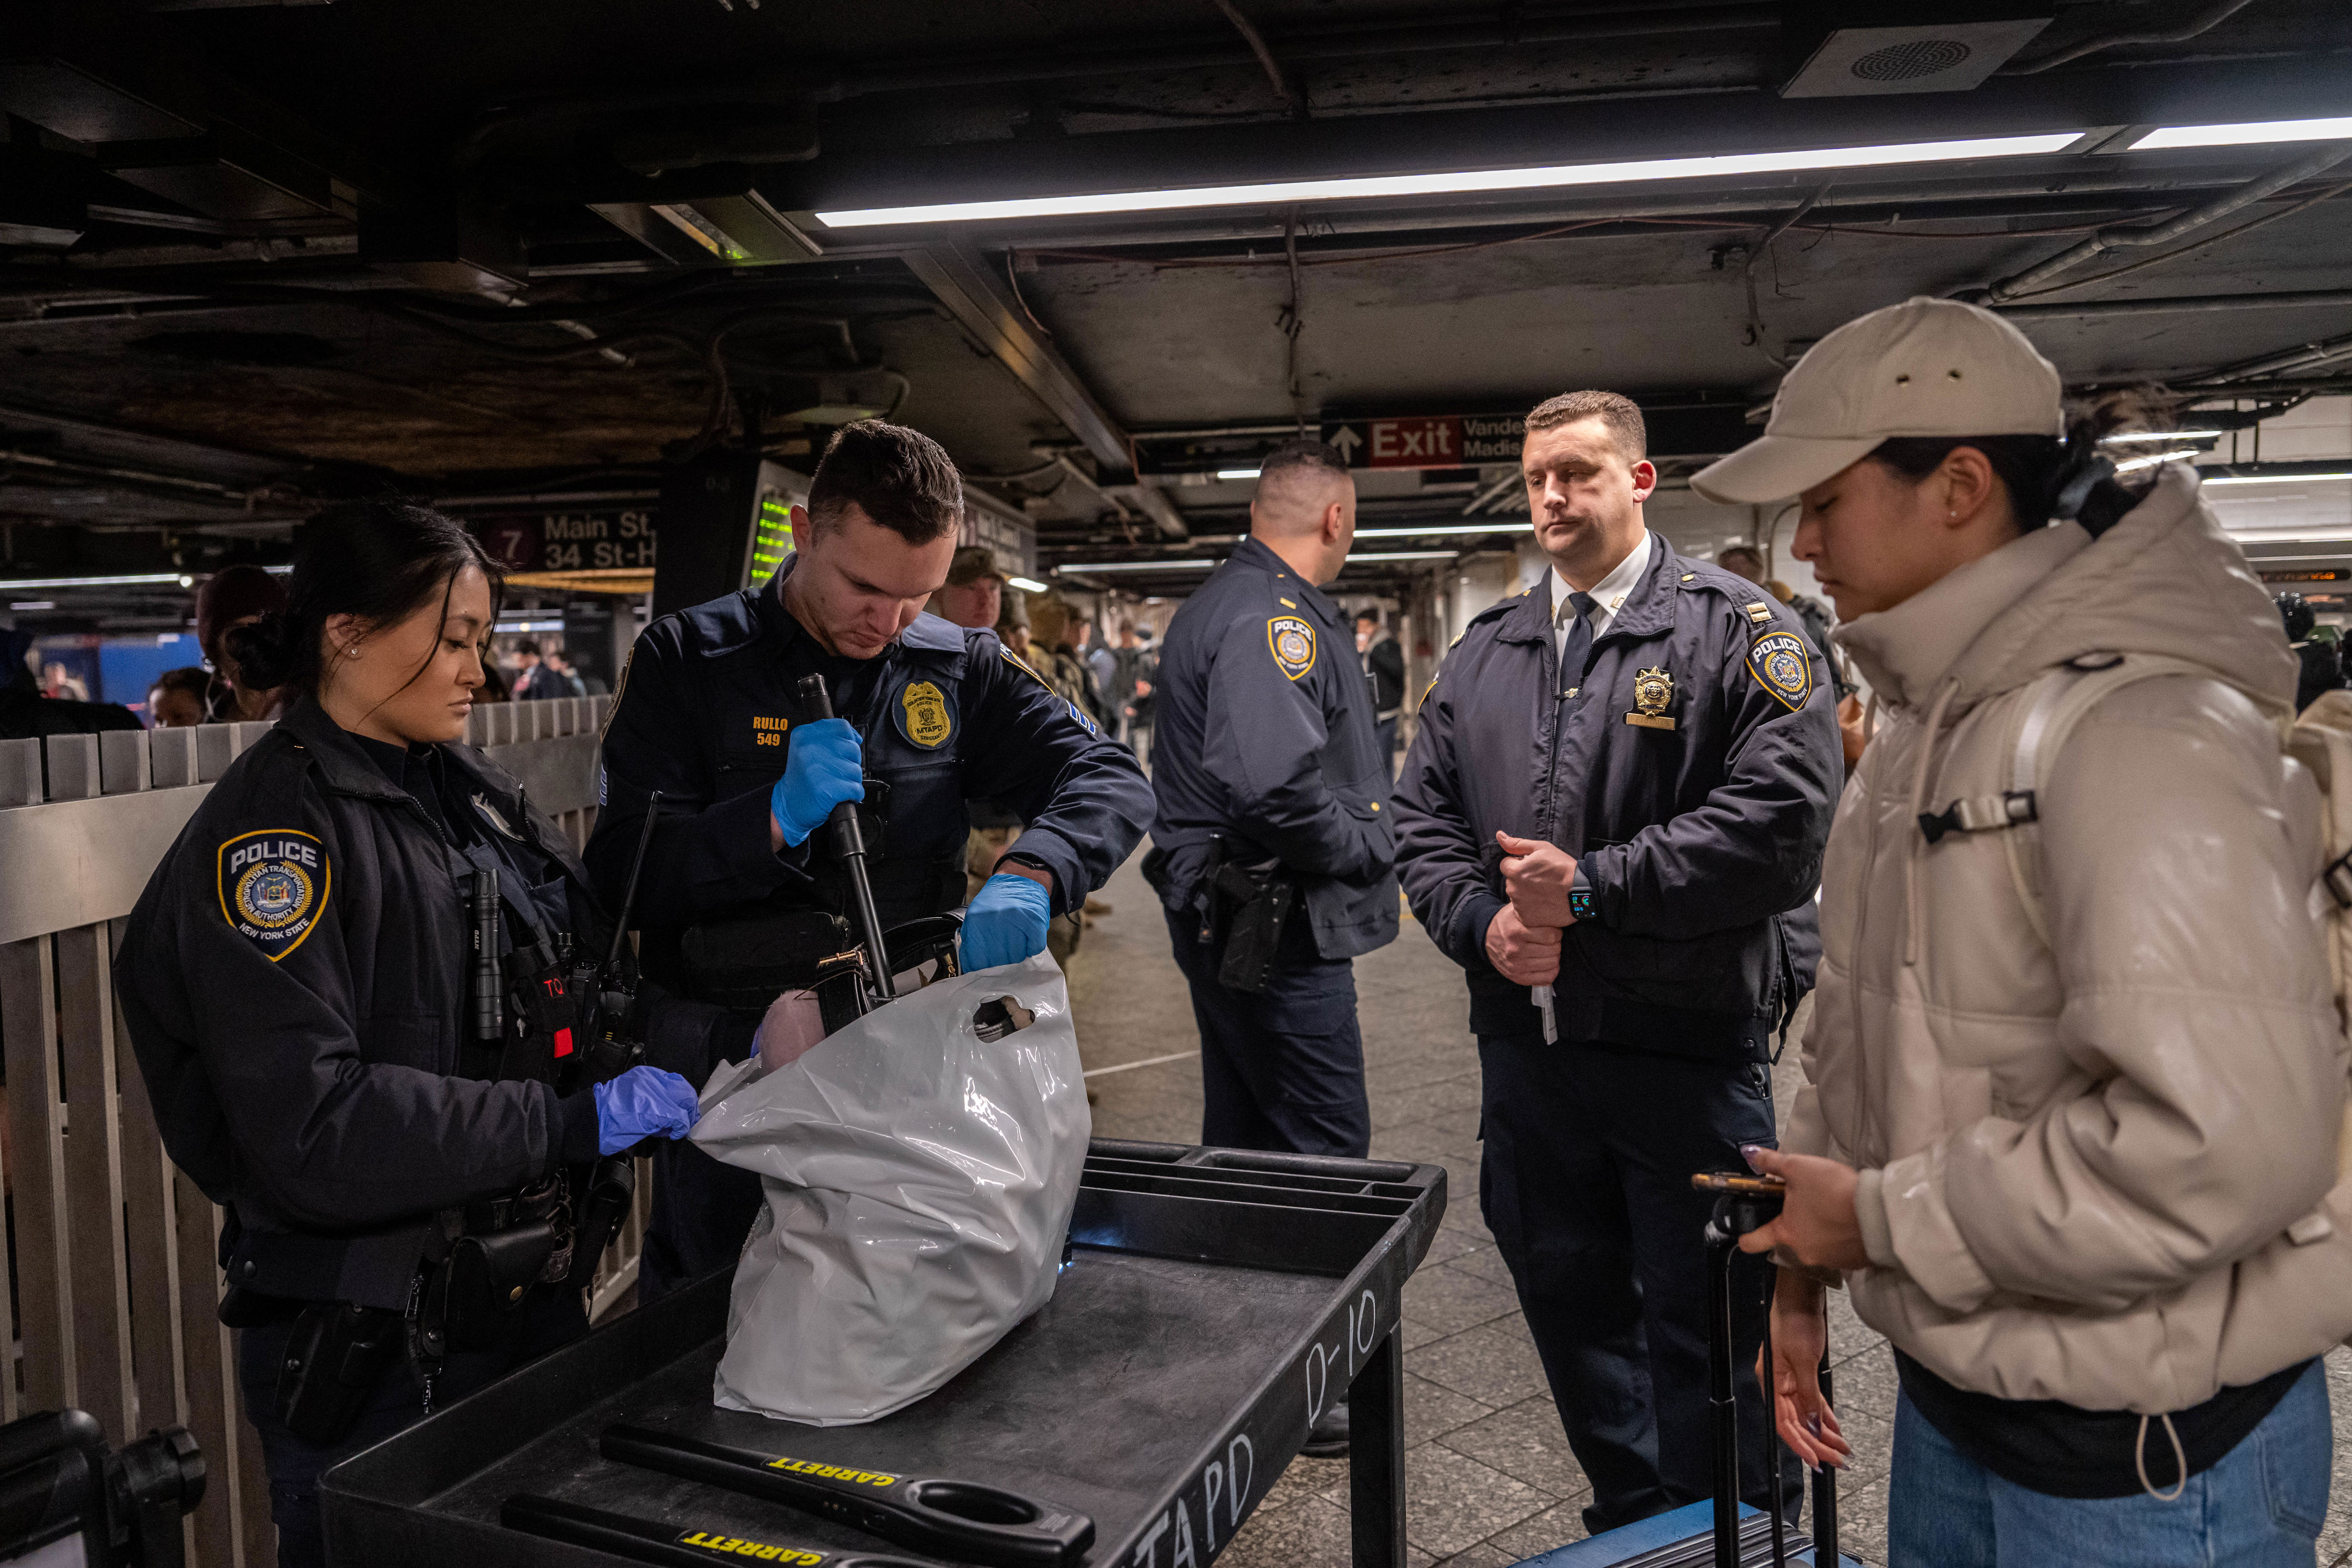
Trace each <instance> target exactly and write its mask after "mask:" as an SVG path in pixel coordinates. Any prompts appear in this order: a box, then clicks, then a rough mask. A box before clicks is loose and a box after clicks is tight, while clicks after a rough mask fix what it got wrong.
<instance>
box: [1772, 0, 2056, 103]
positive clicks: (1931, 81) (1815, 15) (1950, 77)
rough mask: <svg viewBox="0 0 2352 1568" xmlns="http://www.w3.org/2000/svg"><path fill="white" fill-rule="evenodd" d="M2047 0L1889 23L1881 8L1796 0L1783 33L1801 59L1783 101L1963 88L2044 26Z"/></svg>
mask: <svg viewBox="0 0 2352 1568" xmlns="http://www.w3.org/2000/svg"><path fill="white" fill-rule="evenodd" d="M2052 12H2053V7H2052V5H2051V4H2050V0H2010V3H2007V4H2001V3H1998V0H1996V3H1991V4H1975V5H1965V4H1949V3H1947V4H1941V5H1923V6H1920V7H1918V8H1917V10H1916V11H1914V12H1912V13H1911V14H1910V15H1909V16H1906V17H1905V19H1904V20H1903V21H1901V22H1899V23H1894V24H1891V25H1890V24H1889V23H1888V22H1887V20H1886V9H1885V7H1884V6H1883V5H1868V6H1864V5H1853V4H1850V3H1836V4H1829V5H1795V6H1791V7H1790V13H1789V16H1788V22H1787V32H1786V36H1787V37H1788V39H1789V42H1790V45H1791V46H1792V47H1791V48H1790V58H1794V59H1799V60H1801V61H1803V64H1801V65H1800V66H1799V67H1798V68H1797V70H1796V72H1795V74H1794V75H1792V76H1790V79H1788V81H1787V82H1786V83H1785V84H1784V85H1783V86H1782V87H1781V89H1780V96H1781V97H1783V98H1864V97H1873V96H1878V95H1882V94H1886V93H1897V92H1966V91H1968V90H1969V89H1971V88H1974V87H1977V86H1979V85H1980V84H1981V83H1982V82H1983V81H1984V80H1985V79H1986V78H1988V77H1990V76H1991V75H1992V73H1993V72H1994V71H1996V70H1998V69H2000V68H2001V67H2002V66H2003V65H2006V64H2007V63H2008V62H2009V61H2010V59H2011V58H2012V57H2014V56H2015V55H2016V53H2017V52H2018V50H2020V49H2021V48H2023V47H2025V46H2026V45H2027V44H2029V43H2031V42H2032V41H2033V38H2034V37H2035V35H2037V34H2038V33H2040V32H2041V31H2042V28H2044V27H2046V26H2049V25H2050V21H2051V16H2052Z"/></svg>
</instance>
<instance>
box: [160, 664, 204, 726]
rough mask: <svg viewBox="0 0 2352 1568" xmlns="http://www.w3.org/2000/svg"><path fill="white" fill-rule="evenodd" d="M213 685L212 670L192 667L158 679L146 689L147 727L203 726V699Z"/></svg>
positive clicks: (162, 675) (174, 671) (175, 670)
mask: <svg viewBox="0 0 2352 1568" xmlns="http://www.w3.org/2000/svg"><path fill="white" fill-rule="evenodd" d="M212 684H213V674H212V671H211V670H208V669H205V668H201V667H200V666H197V665H193V664H192V665H189V666H188V667H187V668H184V669H167V670H165V671H164V672H163V674H161V675H159V676H157V677H156V678H155V684H154V685H153V686H152V687H150V688H148V689H147V721H148V728H150V729H152V730H190V729H194V727H195V726H197V725H198V724H201V723H203V722H204V721H205V697H206V696H207V695H208V694H209V693H210V692H211V690H212Z"/></svg>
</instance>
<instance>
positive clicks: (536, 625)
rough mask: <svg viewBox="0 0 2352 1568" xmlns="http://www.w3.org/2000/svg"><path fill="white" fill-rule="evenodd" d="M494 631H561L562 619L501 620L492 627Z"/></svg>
mask: <svg viewBox="0 0 2352 1568" xmlns="http://www.w3.org/2000/svg"><path fill="white" fill-rule="evenodd" d="M490 629H491V630H492V631H494V632H560V631H562V629H563V623H562V621H500V622H499V624H498V625H497V626H492V627H491V628H490Z"/></svg>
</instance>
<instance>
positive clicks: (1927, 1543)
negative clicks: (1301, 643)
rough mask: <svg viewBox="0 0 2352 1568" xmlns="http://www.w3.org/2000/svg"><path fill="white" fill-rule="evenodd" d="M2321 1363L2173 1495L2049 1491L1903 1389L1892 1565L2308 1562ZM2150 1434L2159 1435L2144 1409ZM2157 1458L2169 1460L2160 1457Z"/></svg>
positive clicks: (2322, 1498)
mask: <svg viewBox="0 0 2352 1568" xmlns="http://www.w3.org/2000/svg"><path fill="white" fill-rule="evenodd" d="M2333 1437H2334V1432H2333V1428H2332V1427H2331V1426H2329V1424H2328V1418H2327V1381H2326V1374H2325V1373H2323V1372H2322V1371H2321V1370H2320V1367H2319V1363H2316V1362H2315V1363H2312V1365H2311V1368H2310V1370H2308V1371H2307V1372H2305V1373H2304V1374H2303V1376H2301V1377H2300V1378H2298V1379H2296V1380H2295V1384H2294V1387H2293V1388H2291V1389H2289V1390H2288V1391H2287V1395H2286V1397H2285V1398H2284V1399H2282V1400H2280V1401H2279V1403H2278V1405H2276V1406H2275V1407H2274V1408H2273V1410H2272V1411H2271V1413H2270V1414H2269V1415H2267V1416H2264V1417H2263V1423H2262V1425H2261V1426H2256V1427H2255V1428H2254V1429H2253V1430H2252V1432H2250V1433H2248V1434H2247V1435H2246V1436H2245V1438H2244V1440H2243V1441H2242V1442H2240V1443H2239V1445H2238V1446H2237V1447H2234V1448H2232V1449H2231V1450H2230V1451H2229V1453H2227V1454H2225V1455H2223V1456H2222V1458H2221V1463H2220V1464H2218V1465H2215V1466H2214V1467H2213V1468H2211V1469H2209V1470H2200V1472H2198V1473H2197V1474H2196V1475H2193V1476H2191V1477H2189V1482H2188V1485H2187V1487H2186V1488H2184V1489H2183V1490H2182V1491H2181V1494H2180V1496H2179V1497H2178V1498H2176V1499H2175V1500H2172V1501H2170V1502H2162V1501H2159V1500H2157V1499H2155V1498H2153V1497H2150V1496H2148V1495H2147V1493H2145V1492H2140V1493H2136V1494H2134V1495H2133V1496H2131V1497H2123V1498H2096V1499H2083V1498H2055V1497H2047V1496H2044V1495H2043V1494H2042V1493H2041V1492H2035V1491H2028V1490H2027V1489H2025V1488H2023V1487H2021V1486H2018V1485H2016V1484H2015V1483H2014V1482H2011V1481H2005V1480H2003V1479H2000V1477H1999V1476H1996V1475H1994V1474H1993V1473H1992V1472H1991V1471H1990V1470H1988V1469H1986V1468H1984V1467H1983V1466H1981V1465H1979V1464H1978V1463H1977V1462H1976V1461H1975V1460H1973V1459H1970V1458H1968V1457H1967V1456H1965V1455H1963V1454H1962V1453H1961V1452H1960V1451H1959V1450H1958V1449H1957V1448H1955V1447H1952V1445H1951V1444H1950V1443H1949V1442H1948V1441H1947V1440H1946V1439H1945V1437H1944V1435H1943V1434H1942V1433H1940V1432H1938V1431H1937V1430H1936V1428H1935V1426H1933V1425H1931V1424H1930V1423H1929V1422H1928V1420H1927V1417H1926V1416H1924V1415H1920V1414H1919V1412H1918V1410H1917V1409H1916V1408H1915V1407H1914V1406H1913V1405H1912V1404H1911V1401H1910V1399H1909V1398H1908V1397H1907V1396H1906V1397H1903V1398H1900V1399H1898V1400H1897V1401H1896V1403H1895V1473H1894V1477H1893V1479H1892V1482H1891V1484H1890V1488H1889V1490H1890V1499H1889V1501H1890V1509H1891V1517H1890V1518H1889V1519H1888V1521H1887V1527H1886V1560H1887V1563H1888V1564H1889V1565H1890V1568H2040V1565H2041V1564H2043V1563H2050V1564H2053V1565H2056V1564H2064V1565H2066V1568H2102V1565H2105V1564H2112V1565H2113V1568H2208V1565H2209V1564H2211V1565H2220V1564H2225V1563H2226V1564H2228V1565H2229V1568H2290V1565H2292V1568H2312V1563H2314V1561H2315V1557H2316V1552H2315V1545H2316V1542H2318V1539H2319V1526H2320V1523H2321V1521H2323V1520H2325V1519H2326V1515H2327V1483H2328V1476H2329V1473H2330V1470H2331V1468H2332V1459H2333V1454H2332V1450H2333ZM2147 1440H2148V1442H2149V1443H2150V1444H2151V1445H2154V1444H2160V1443H2164V1442H2165V1441H2166V1438H2165V1436H2164V1431H2163V1428H2162V1427H2161V1426H2159V1425H2158V1424H2156V1423H2153V1422H2151V1423H2150V1424H2149V1426H2148V1434H2147ZM2167 1463H2169V1459H2168V1460H2167Z"/></svg>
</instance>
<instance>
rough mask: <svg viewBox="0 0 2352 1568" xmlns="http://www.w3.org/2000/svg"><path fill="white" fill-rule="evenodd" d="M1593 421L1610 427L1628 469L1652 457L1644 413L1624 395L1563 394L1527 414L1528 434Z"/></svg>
mask: <svg viewBox="0 0 2352 1568" xmlns="http://www.w3.org/2000/svg"><path fill="white" fill-rule="evenodd" d="M1593 418H1598V419H1599V420H1600V421H1601V424H1603V425H1605V426H1608V428H1609V436H1610V438H1611V439H1612V440H1613V441H1615V442H1616V443H1617V449H1618V450H1619V451H1620V452H1622V453H1623V454H1624V456H1625V462H1626V466H1627V467H1629V468H1630V467H1631V466H1633V464H1635V463H1638V462H1640V461H1642V460H1643V458H1647V457H1648V456H1649V455H1650V431H1649V427H1648V426H1645V425H1643V423H1642V411H1641V409H1640V408H1638V407H1637V406H1635V405H1634V403H1633V399H1632V398H1630V397H1627V396H1625V395H1623V394H1622V393H1616V392H1590V391H1588V392H1563V393H1561V394H1560V395H1559V396H1558V397H1547V398H1545V399H1544V400H1543V401H1542V402H1541V403H1538V404H1537V405H1535V408H1534V409H1533V410H1532V411H1531V412H1530V413H1529V414H1528V435H1530V436H1532V435H1534V434H1535V433H1536V432H1537V431H1538V430H1556V429H1558V428H1559V426H1562V425H1572V424H1574V423H1575V422H1576V421H1577V420H1579V419H1593Z"/></svg>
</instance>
